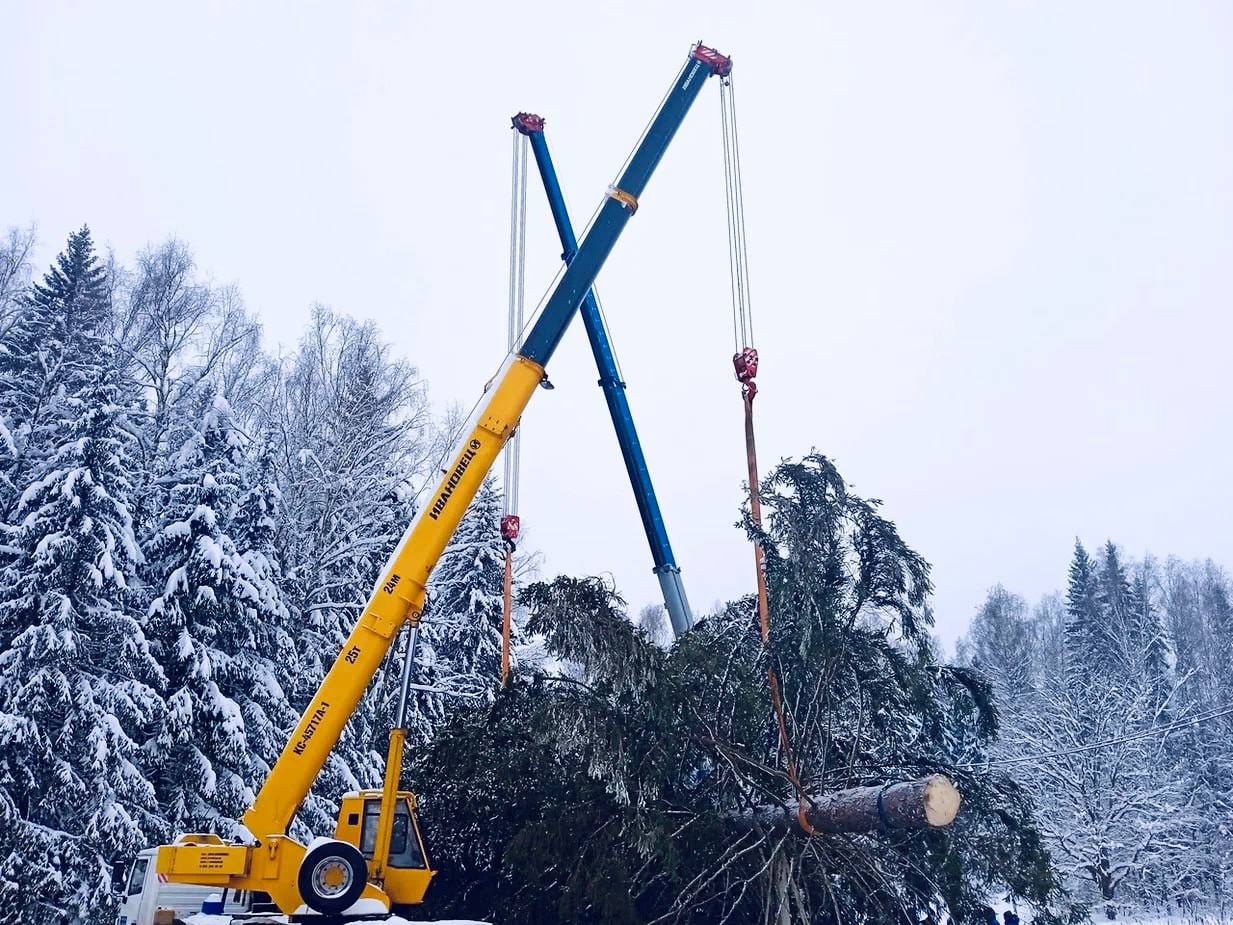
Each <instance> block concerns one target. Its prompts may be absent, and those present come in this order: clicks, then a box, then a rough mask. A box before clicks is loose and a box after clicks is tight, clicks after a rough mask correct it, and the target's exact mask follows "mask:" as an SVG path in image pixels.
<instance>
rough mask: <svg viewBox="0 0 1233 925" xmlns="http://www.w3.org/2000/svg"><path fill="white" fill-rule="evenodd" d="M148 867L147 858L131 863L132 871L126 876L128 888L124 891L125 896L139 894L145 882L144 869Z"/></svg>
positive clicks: (148, 861)
mask: <svg viewBox="0 0 1233 925" xmlns="http://www.w3.org/2000/svg"><path fill="white" fill-rule="evenodd" d="M149 866H150V860H149V858H138V859H137V860H136V861H134V862H133V869H132V870H131V871H129V874H128V888H127V889H125V891H124V893H125V895H126V896H136V895H137V894H138V893H140V892H141V888H142V886H144V885H145V882H146V869H147V868H149Z"/></svg>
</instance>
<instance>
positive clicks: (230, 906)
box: [115, 848, 253, 925]
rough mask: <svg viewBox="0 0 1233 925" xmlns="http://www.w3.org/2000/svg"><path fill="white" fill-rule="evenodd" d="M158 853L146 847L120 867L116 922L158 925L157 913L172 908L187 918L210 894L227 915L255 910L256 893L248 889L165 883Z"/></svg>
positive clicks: (118, 871)
mask: <svg viewBox="0 0 1233 925" xmlns="http://www.w3.org/2000/svg"><path fill="white" fill-rule="evenodd" d="M157 853H158V849H157V848H146V849H145V850H143V851H142V852H141V853H140V854H138V855H137V856H136V857H135V858H133V859H132V860H131V861H128V862H127V863H125V864H123V865H120V866H119V867H118V868H117V871H116V877H115V886H116V888H117V889H118V891H119V893H120V911H119V914H118V915H117V916H116V925H155V914H156V913H157V912H158V911H159V910H160V909H166V910H170V911H171V912H172V913H174V916H175V917H176V918H184V917H186V916H189V915H193V914H194V913H197V912H200V911H201V907H202V904H203V903H205V902H206V900H208V899H210V897H211V896H215V897H217V898H218V899H219V900H220V901H221V902H222V905H223V913H224V914H227V915H232V914H235V913H238V912H251V911H252V910H253V894H252V893H250V892H248V891H247V890H239V891H228V890H223V889H221V888H220V887H217V886H194V885H192V884H187V883H164V882H162V881H161V880H160V879H159V876H158V871H157V870H155V864H154V858H155V855H156V854H157Z"/></svg>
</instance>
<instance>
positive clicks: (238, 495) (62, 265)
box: [0, 228, 503, 925]
mask: <svg viewBox="0 0 1233 925" xmlns="http://www.w3.org/2000/svg"><path fill="white" fill-rule="evenodd" d="M32 245H33V235H32V234H31V233H29V232H20V231H13V232H10V233H9V235H8V237H7V239H6V240H5V242H4V245H3V250H2V251H0V530H2V531H3V534H2V536H0V847H2V848H3V849H5V850H0V920H2V921H21V922H27V921H28V922H36V921H37V922H52V921H65V922H74V921H91V922H106V923H109V925H110V923H112V922H114V921H115V915H114V906H113V905H112V903H111V902H110V899H109V893H110V890H109V886H108V884H109V876H110V871H109V864H110V862H111V861H112V860H113V859H118V858H124V857H127V856H131V855H132V854H133V853H134V852H135V851H137V850H139V849H141V848H144V847H146V846H148V845H150V844H157V843H158V842H159V841H161V840H163V839H166V838H168V837H174V835H175V834H176V833H177V832H183V831H216V832H219V833H220V834H223V835H227V836H234V835H237V834H240V833H239V830H238V828H237V824H236V821H235V820H237V819H238V817H239V816H240V814H241V813H242V812H243V811H244V809H245V808H246V806H247V804H248V803H249V802H250V801H251V799H252V797H253V795H254V791H255V788H256V787H257V786H259V784H260V782H261V780H262V779H263V778H264V775H265V772H266V771H267V769H268V768H269V766H270V765H271V763H272V762H273V761H274V760H275V759H276V758H277V756H278V753H279V751H280V750H281V748H282V745H283V743H284V742H285V740H286V735H287V733H288V730H289V728H290V727H291V726H292V725H293V724H294V722H295V720H296V719H297V717H298V716H299V713H300V711H301V710H302V709H303V708H304V707H305V706H306V705H307V703H308V701H309V699H310V698H311V696H312V694H313V692H314V691H315V689H316V687H317V685H318V684H319V682H320V681H321V679H322V677H323V676H324V673H325V671H326V670H327V669H328V667H329V665H330V664H331V663H332V661H333V660H334V658H335V657H336V655H337V653H338V651H339V648H340V645H341V642H342V640H343V639H344V638H345V637H346V634H347V633H348V632H349V631H350V629H351V626H352V625H353V623H354V620H355V618H356V616H357V614H358V612H359V609H360V607H361V606H362V604H363V602H364V601H365V599H366V598H367V595H368V592H369V590H370V589H371V586H372V583H373V580H374V577H375V576H376V575H377V574H378V572H379V571H380V568H381V566H382V565H383V564H384V562H385V560H386V558H387V556H388V555H389V554H390V552H391V550H392V549H393V547H394V545H395V544H396V542H397V540H398V539H399V537H400V536H401V534H402V532H403V530H404V528H405V526H406V524H407V523H408V521H409V520H410V516H411V513H412V511H413V509H414V498H415V492H416V491H417V489H418V487H419V485H420V484H421V482H422V479H423V477H424V475H425V474H426V473H427V472H429V471H430V470H431V467H432V464H433V463H434V462H435V459H436V454H437V453H438V452H439V448H440V445H441V434H440V432H439V429H438V428H437V427H436V426H435V425H434V422H433V420H432V419H431V416H430V413H429V406H428V401H427V395H426V390H425V387H424V383H423V382H422V381H421V379H420V377H419V375H418V374H417V372H416V370H415V369H414V367H412V366H410V365H409V364H407V363H406V362H405V361H403V360H400V359H398V358H396V357H395V356H394V354H393V352H392V350H391V349H390V346H389V344H388V343H386V342H385V341H383V340H382V339H381V337H380V334H379V332H378V331H377V330H376V328H375V327H374V326H373V325H372V324H364V323H359V322H356V321H354V320H352V319H350V318H348V317H345V316H342V315H337V314H335V313H333V312H331V311H329V310H327V309H325V308H316V309H314V311H313V314H312V319H311V321H310V323H309V326H308V329H307V330H306V331H305V332H304V335H303V337H302V338H301V340H300V343H299V346H298V349H296V350H294V351H292V352H291V354H290V355H289V356H286V357H282V358H274V357H271V356H269V355H267V354H266V353H265V352H264V351H263V349H262V344H261V332H260V328H259V326H258V324H257V323H256V322H255V321H254V319H253V318H252V317H251V316H250V315H249V314H248V313H247V312H246V311H245V309H244V307H243V306H242V304H241V302H240V299H239V297H238V294H237V292H236V291H235V290H234V289H233V288H231V287H220V286H216V285H213V284H211V283H209V282H207V281H206V280H205V279H204V278H203V277H202V275H201V274H199V273H198V272H197V270H196V267H195V266H194V263H193V259H192V256H191V254H190V253H189V251H188V249H187V248H186V247H185V246H184V245H183V244H181V243H179V242H177V241H169V242H167V243H166V244H163V245H161V246H158V247H153V248H150V249H148V250H146V251H144V252H142V253H141V254H139V255H138V257H137V259H136V261H135V263H134V265H133V266H131V267H121V266H118V265H116V264H115V262H114V261H112V260H108V259H105V258H103V257H101V256H100V255H99V253H98V252H97V250H96V248H95V246H94V243H93V241H92V239H91V235H90V232H89V230H88V229H86V228H82V229H81V230H80V231H78V232H75V233H74V234H72V235H71V236H70V237H69V239H68V241H67V244H66V246H65V249H64V251H63V252H62V253H61V254H60V256H59V257H58V258H57V260H56V262H55V263H54V265H53V266H52V267H51V268H50V269H49V270H48V271H47V272H46V273H45V275H43V276H42V277H41V278H39V277H38V276H36V274H35V273H34V268H33V267H31V266H30V260H29V254H30V252H31V249H32ZM499 510H500V499H499V495H498V494H497V492H496V489H495V488H494V487H493V486H491V485H489V486H487V487H486V488H485V490H484V491H483V492H482V493H481V496H480V497H479V498H478V499H477V501H476V504H475V505H474V507H473V509H472V511H471V514H470V515H469V516H468V518H467V520H466V521H465V522H464V524H463V526H462V529H461V530H460V531H459V534H458V536H457V537H456V539H455V541H454V543H453V544H452V545H451V547H450V550H449V551H448V553H447V554H446V556H445V557H444V558H443V560H442V562H441V565H440V568H439V569H438V571H437V573H436V578H435V581H434V587H433V610H434V613H433V619H432V620H431V621H430V623H431V626H430V627H428V628H426V632H425V638H424V645H423V646H422V648H421V650H420V653H419V658H420V661H421V675H422V677H423V678H425V679H426V680H427V681H428V682H429V683H431V684H432V685H433V686H435V687H436V688H438V689H439V690H441V691H449V692H451V693H454V692H456V693H457V694H458V695H460V696H465V695H470V694H475V693H480V694H481V695H482V694H483V692H484V691H486V690H487V689H488V688H489V687H490V686H491V681H490V679H492V678H494V677H495V676H496V672H497V659H498V657H499V637H497V636H496V635H494V634H495V633H496V626H497V625H498V623H497V620H498V617H499V601H500V577H499V574H500V573H499V563H500V561H501V557H502V555H503V547H502V545H501V543H502V541H501V538H500V535H499V531H498V527H497V518H498V514H499ZM492 563H497V564H498V570H497V571H496V572H495V574H496V576H497V578H496V582H497V583H496V585H495V586H493V585H492V577H493V575H494V571H493V569H492V568H491V567H490V566H491V564H492ZM494 608H496V609H495V610H494ZM388 693H389V692H388V690H387V689H385V688H379V689H378V690H377V692H376V694H377V696H370V697H368V698H366V700H365V704H364V706H363V707H362V709H361V710H360V711H359V712H358V713H357V715H356V716H355V717H354V718H353V720H352V721H351V723H350V725H349V727H348V729H347V732H346V734H345V736H344V739H343V741H342V742H341V743H340V745H339V747H338V749H337V750H336V751H335V753H334V755H333V756H332V758H331V760H330V763H329V765H328V767H327V768H326V769H325V772H324V773H323V774H322V775H321V779H320V780H319V782H318V786H317V788H316V790H315V791H314V793H313V796H312V797H310V799H309V800H308V802H307V803H306V805H305V806H304V808H303V810H302V811H301V813H300V816H299V818H298V820H297V827H298V830H299V834H300V835H301V836H307V835H308V833H309V832H327V831H331V830H332V828H333V819H334V816H335V806H336V804H335V800H336V798H337V796H338V795H340V794H342V793H344V792H346V791H349V790H355V789H358V788H360V787H362V786H372V785H374V784H375V783H376V782H378V781H379V778H380V769H381V768H382V767H383V763H384V753H385V747H386V739H387V735H388V714H389V713H390V709H391V708H390V706H389V703H388ZM444 700H445V695H443V694H428V695H424V696H422V697H421V698H420V703H419V706H420V709H419V711H418V712H417V714H416V715H417V722H418V724H419V727H418V729H417V734H418V738H419V740H420V741H421V742H422V741H424V740H425V738H426V737H427V735H428V734H429V732H430V730H431V728H432V725H433V724H434V723H435V722H436V721H437V720H438V719H439V718H440V716H441V713H442V709H443V707H442V704H443V703H444Z"/></svg>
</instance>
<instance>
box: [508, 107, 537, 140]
mask: <svg viewBox="0 0 1233 925" xmlns="http://www.w3.org/2000/svg"><path fill="white" fill-rule="evenodd" d="M511 121H512V122H513V125H514V128H516V129H518V131H520V132H521V133H522V134H524V135H534V134H535V133H536V132H542V131H543V130H544V117H543V116H537V115H536V114H535V113H533V112H520V113H518V115H516V116H514V118H513V119H512V120H511Z"/></svg>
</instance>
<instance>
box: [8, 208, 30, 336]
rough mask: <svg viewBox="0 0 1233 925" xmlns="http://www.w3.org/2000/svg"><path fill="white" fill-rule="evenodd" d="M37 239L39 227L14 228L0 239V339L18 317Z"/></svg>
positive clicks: (28, 280)
mask: <svg viewBox="0 0 1233 925" xmlns="http://www.w3.org/2000/svg"><path fill="white" fill-rule="evenodd" d="M36 240H37V236H36V235H35V228H34V226H33V225H30V226H29V227H27V228H10V229H9V230H8V231H7V232H6V233H5V235H4V238H3V239H2V240H0V340H2V339H3V338H4V335H5V332H7V331H8V329H9V326H10V325H11V324H12V323H13V320H14V319H15V318H16V317H17V309H18V305H19V300H20V298H21V295H22V293H23V292H25V291H26V287H27V286H29V285H30V280H31V277H32V275H33V270H32V267H31V265H30V255H31V252H32V251H33V250H34V244H35V241H36Z"/></svg>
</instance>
